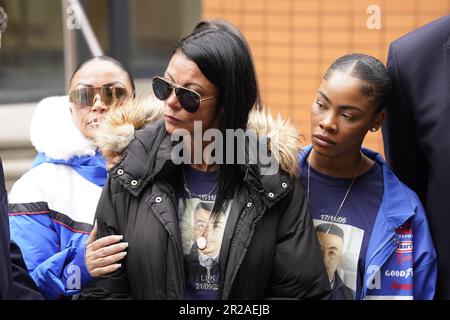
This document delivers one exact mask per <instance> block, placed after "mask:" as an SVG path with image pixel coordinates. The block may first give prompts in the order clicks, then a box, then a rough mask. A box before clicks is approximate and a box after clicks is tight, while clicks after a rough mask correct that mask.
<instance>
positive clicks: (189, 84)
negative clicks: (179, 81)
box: [164, 71, 206, 91]
mask: <svg viewBox="0 0 450 320" xmlns="http://www.w3.org/2000/svg"><path fill="white" fill-rule="evenodd" d="M164 74H165V75H167V77H169V78H170V80H171V81H172V82H173V83H175V81H174V80H173V77H172V76H171V75H170V73H169V72H167V71H166V72H165V73H164ZM188 86H196V87H198V88H200V89H201V90H203V91H206V89H205V88H204V87H203V86H202V85H201V84H199V83H195V82H187V83H185V84H183V85H182V87H188Z"/></svg>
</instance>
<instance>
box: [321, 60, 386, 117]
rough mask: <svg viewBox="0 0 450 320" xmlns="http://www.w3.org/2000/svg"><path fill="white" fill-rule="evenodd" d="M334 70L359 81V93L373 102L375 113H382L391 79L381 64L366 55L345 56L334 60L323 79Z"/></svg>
mask: <svg viewBox="0 0 450 320" xmlns="http://www.w3.org/2000/svg"><path fill="white" fill-rule="evenodd" d="M336 70H337V71H342V72H346V73H348V74H349V75H350V76H352V77H355V78H356V79H360V80H361V81H362V87H361V92H362V93H363V94H364V95H365V96H366V97H369V98H371V99H372V100H373V102H374V104H375V107H376V113H378V112H381V111H383V109H384V107H385V106H386V104H387V101H388V98H389V93H390V91H391V86H392V84H391V78H390V77H389V74H388V72H387V70H386V67H385V66H384V64H383V62H381V61H380V60H378V59H377V58H375V57H372V56H369V55H366V54H361V53H351V54H347V55H345V56H342V57H340V58H338V59H337V60H335V61H334V62H333V63H332V64H331V65H330V67H329V68H328V70H327V71H326V72H325V75H324V76H323V78H324V79H325V80H326V79H328V78H329V77H330V75H331V74H332V73H333V72H334V71H336Z"/></svg>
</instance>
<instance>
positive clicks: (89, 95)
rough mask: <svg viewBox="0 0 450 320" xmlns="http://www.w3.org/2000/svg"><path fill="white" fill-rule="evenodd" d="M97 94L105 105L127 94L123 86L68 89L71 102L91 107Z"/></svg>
mask: <svg viewBox="0 0 450 320" xmlns="http://www.w3.org/2000/svg"><path fill="white" fill-rule="evenodd" d="M97 94H99V95H100V98H101V99H102V102H103V103H104V104H105V105H107V106H111V105H113V104H115V103H117V102H121V101H123V100H125V99H126V98H128V96H129V94H128V91H127V90H126V89H125V88H120V87H110V86H105V87H88V88H80V89H75V90H72V91H70V94H69V99H70V102H72V103H75V104H78V105H81V106H86V107H91V106H93V105H94V99H95V96H96V95H97Z"/></svg>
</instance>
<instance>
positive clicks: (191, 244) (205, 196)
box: [179, 165, 229, 300]
mask: <svg viewBox="0 0 450 320" xmlns="http://www.w3.org/2000/svg"><path fill="white" fill-rule="evenodd" d="M218 179H219V171H213V172H205V171H199V170H196V169H194V168H192V167H191V166H187V165H186V166H184V167H183V180H184V189H185V190H184V194H182V195H181V198H183V199H180V201H179V221H180V230H181V238H182V243H183V254H184V266H185V268H184V270H185V283H186V294H187V299H189V300H218V299H220V296H219V291H220V290H219V284H220V265H219V256H220V248H221V244H222V238H223V232H224V229H225V224H226V219H227V218H228V211H229V210H226V212H219V213H218V214H216V215H212V216H211V211H212V208H213V206H214V202H215V200H216V195H217V189H218Z"/></svg>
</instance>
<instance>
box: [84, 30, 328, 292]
mask: <svg viewBox="0 0 450 320" xmlns="http://www.w3.org/2000/svg"><path fill="white" fill-rule="evenodd" d="M153 91H154V94H155V96H156V97H157V98H158V99H160V100H162V101H164V106H163V108H162V110H161V109H160V108H158V106H150V107H152V108H153V109H150V110H148V109H145V107H146V106H145V104H144V105H141V107H143V109H144V110H143V113H144V114H145V119H147V120H145V121H142V120H139V119H141V118H139V117H136V113H135V112H136V110H137V109H138V108H137V107H136V106H135V104H125V105H124V109H122V110H120V113H118V114H111V115H110V116H109V117H108V118H110V117H111V118H110V120H109V121H108V122H109V128H110V130H111V131H110V134H109V136H108V135H107V134H104V137H105V139H104V141H103V144H102V150H103V151H104V152H105V154H112V155H114V154H123V157H122V159H121V160H120V161H119V162H118V163H117V164H116V165H115V166H114V167H112V168H111V171H110V176H109V178H108V181H107V183H106V185H105V188H104V190H103V193H102V197H101V199H100V202H99V206H98V208H97V213H96V219H97V221H98V228H99V229H98V234H99V236H108V235H114V234H123V235H124V239H125V241H127V242H128V243H129V250H128V255H127V258H126V260H125V263H124V264H123V266H122V267H121V268H119V269H118V270H117V271H115V272H113V273H111V274H110V275H106V276H103V277H100V278H97V279H95V280H94V282H92V283H91V284H89V285H88V286H87V287H86V288H85V289H84V290H83V292H82V294H81V298H85V299H106V298H113V299H195V300H205V299H214V300H217V299H262V298H267V297H277V298H294V299H295V298H296V299H312V298H321V297H323V296H324V295H326V294H327V292H328V283H327V278H326V273H325V269H324V264H323V261H322V260H321V257H320V250H319V245H318V241H317V238H316V236H315V233H314V229H313V226H312V222H311V219H310V217H309V214H308V212H307V209H306V203H305V197H304V190H303V188H302V187H301V186H300V184H299V183H298V181H297V180H296V179H295V177H296V175H297V173H296V172H297V168H298V167H297V165H298V159H297V154H296V152H297V150H298V149H299V147H298V146H299V134H298V133H297V131H296V130H295V129H294V128H293V127H292V126H290V125H289V123H287V122H286V121H283V120H281V119H280V118H278V119H273V118H271V117H270V116H269V115H267V114H264V113H261V112H256V111H253V112H252V113H251V110H252V108H253V107H254V105H255V101H256V96H257V85H256V81H255V73H254V69H253V65H252V61H251V57H250V55H249V52H248V50H247V49H246V46H245V44H244V42H243V41H242V40H241V39H240V38H239V37H236V36H235V35H233V34H232V33H230V32H227V31H224V30H213V29H206V30H202V31H199V32H195V33H193V34H191V35H190V36H188V37H186V38H185V39H183V40H181V41H180V42H179V43H178V45H177V46H176V48H175V50H174V53H173V56H172V58H171V60H170V62H169V65H168V66H167V69H166V71H165V73H164V75H163V76H161V77H155V78H154V79H153ZM147 107H148V106H147ZM128 108H129V111H128V112H127V109H128ZM130 112H131V113H132V114H133V117H130V116H129V113H130ZM130 118H133V119H134V120H135V121H136V122H138V123H141V124H142V123H144V122H147V125H145V126H144V127H143V128H142V129H140V130H136V131H134V128H133V126H132V125H130V122H129V121H128V120H127V119H130ZM161 118H162V119H161ZM121 119H122V122H124V123H122V124H121V123H120V122H121ZM246 129H253V131H251V132H247V135H246V136H245V137H243V136H242V135H241V134H243V133H244V131H245V130H246ZM118 132H121V133H122V134H121V136H122V137H123V136H131V137H134V139H132V141H131V139H130V141H129V143H128V144H127V146H124V144H123V140H122V141H121V139H118V138H119V135H118V134H117V133H118ZM257 134H259V135H261V137H259V138H258V137H257ZM211 136H214V139H213V140H214V143H215V144H210V142H211ZM264 136H265V137H270V148H271V150H270V151H271V152H272V153H271V154H269V155H270V156H268V158H269V159H270V161H269V162H266V161H262V160H263V158H264V157H263V156H262V153H259V154H258V152H261V151H262V150H265V152H266V153H265V154H264V155H267V152H268V150H266V149H267V147H268V145H269V144H268V140H267V139H264ZM221 142H222V143H221ZM255 142H256V143H255ZM212 145H213V146H212ZM122 147H123V148H125V147H126V148H125V150H123V149H122ZM274 158H276V159H277V161H275V159H274ZM272 160H273V162H272ZM273 164H275V166H273ZM274 168H275V170H270V169H274Z"/></svg>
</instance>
